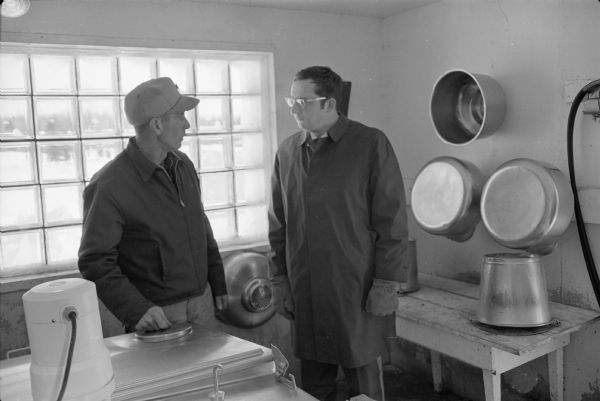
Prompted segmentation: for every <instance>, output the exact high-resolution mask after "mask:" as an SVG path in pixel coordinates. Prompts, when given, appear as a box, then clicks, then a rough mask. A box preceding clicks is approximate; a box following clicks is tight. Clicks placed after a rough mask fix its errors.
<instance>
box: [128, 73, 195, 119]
mask: <svg viewBox="0 0 600 401" xmlns="http://www.w3.org/2000/svg"><path fill="white" fill-rule="evenodd" d="M198 102H199V100H198V99H196V98H194V97H189V96H182V95H181V94H180V93H179V89H177V85H175V83H174V82H173V80H172V79H171V78H169V77H160V78H156V79H151V80H149V81H146V82H142V83H141V84H139V85H138V86H136V87H135V88H133V89H132V90H131V92H129V93H128V94H127V96H125V115H126V116H127V121H129V123H130V124H131V125H133V126H134V127H135V126H138V125H142V124H145V123H147V122H148V121H150V120H152V119H153V118H155V117H160V116H162V115H164V114H167V113H178V112H182V111H187V110H191V109H193V108H194V107H196V106H197V105H198Z"/></svg>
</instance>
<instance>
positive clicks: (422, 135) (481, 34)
mask: <svg viewBox="0 0 600 401" xmlns="http://www.w3.org/2000/svg"><path fill="white" fill-rule="evenodd" d="M599 24H600V3H598V2H597V1H579V0H568V1H558V0H556V1H555V0H552V1H522V0H500V1H491V0H481V1H466V0H464V1H450V0H447V1H442V2H440V3H435V4H433V5H431V6H427V7H422V8H419V9H415V10H411V11H409V12H406V13H402V14H399V15H396V16H394V17H390V18H387V19H385V20H384V21H383V44H384V82H385V83H386V85H385V86H384V90H383V96H384V102H383V104H384V107H385V110H384V113H385V115H384V118H383V122H384V124H385V125H384V127H383V128H384V130H385V131H386V132H389V133H392V132H393V133H394V134H395V135H394V136H393V137H392V141H393V144H394V146H395V148H396V150H397V153H398V158H399V162H400V167H401V168H402V171H403V174H404V176H405V179H406V182H407V183H408V186H410V184H411V183H412V181H413V179H414V177H415V176H416V174H417V173H418V171H419V169H420V168H421V167H422V166H423V165H425V163H427V162H428V161H430V160H431V159H433V158H434V157H437V156H441V155H449V156H454V157H458V158H461V159H464V160H468V161H471V162H473V163H475V164H476V165H477V166H478V167H479V168H480V169H481V170H482V172H483V173H484V174H485V175H486V176H489V175H490V174H491V173H492V172H493V171H494V170H495V169H496V168H497V167H498V166H499V165H500V164H501V163H503V162H505V161H508V160H511V159H514V158H517V157H527V158H533V159H537V160H540V161H544V162H547V163H550V164H553V165H555V166H556V167H558V168H560V170H561V171H562V172H563V173H565V175H567V176H568V167H567V150H566V149H567V147H566V138H567V134H566V131H567V115H568V112H569V108H570V104H568V103H566V102H565V100H564V97H563V86H564V83H565V81H569V80H575V79H599V78H600V51H599V48H600V47H599V44H598V38H599V37H600V28H599V26H600V25H599ZM455 68H462V69H466V70H467V71H470V72H473V73H481V74H486V75H489V76H491V77H493V78H494V79H496V81H498V83H499V84H500V85H501V86H502V88H503V89H504V92H505V95H506V102H507V107H508V110H507V115H506V119H505V121H504V124H503V126H502V127H501V129H500V130H499V131H497V132H496V133H495V134H494V135H493V136H491V137H488V138H483V139H478V140H476V141H475V142H472V143H470V144H468V145H466V146H451V145H447V144H445V143H444V142H442V141H441V140H440V139H439V138H438V137H437V135H436V134H435V131H434V128H433V125H432V124H431V121H430V118H429V101H430V98H431V91H432V87H433V85H434V83H435V82H436V80H437V79H438V77H440V76H441V75H442V74H443V73H445V72H446V71H448V70H451V69H455ZM599 134H600V121H596V122H594V121H593V119H592V118H591V117H590V116H586V117H583V116H582V114H581V112H580V113H579V115H578V124H577V125H576V127H575V131H574V137H575V138H576V139H577V141H576V142H575V150H576V152H575V160H576V161H577V163H576V171H577V183H578V185H579V186H591V185H593V186H597V187H600V175H599V174H598V173H599V172H600V135H599ZM596 207H597V208H600V204H598V205H596ZM410 230H411V234H412V235H413V236H414V237H415V238H417V248H418V261H419V269H420V270H421V271H426V272H429V273H433V274H437V275H441V276H445V277H453V278H458V279H464V280H468V281H472V282H478V280H479V269H480V266H481V263H482V257H483V255H484V254H487V253H494V252H508V251H510V250H509V249H507V248H503V247H502V246H500V245H498V244H496V243H495V242H494V241H493V240H492V239H491V237H490V236H489V234H488V233H487V232H486V230H485V228H484V227H483V225H482V224H481V223H480V224H479V226H478V228H477V230H476V232H475V235H474V237H473V238H471V239H470V240H468V241H467V242H465V243H456V242H452V241H450V240H448V239H446V238H443V237H436V236H432V235H429V234H427V233H425V232H424V231H423V230H422V229H420V228H419V227H418V226H416V225H415V224H414V222H412V225H411V228H410ZM587 231H588V235H589V239H590V243H591V244H592V247H593V251H594V256H595V259H596V264H597V265H598V266H600V225H598V224H588V225H587ZM431 249H435V252H431V251H430V250H431ZM542 262H543V264H544V266H545V269H546V273H547V280H548V287H549V291H550V294H551V296H552V300H554V301H559V302H563V303H568V304H572V305H576V306H581V307H587V308H596V309H597V308H598V305H597V303H596V300H595V296H594V293H593V290H592V287H591V284H590V280H589V277H588V273H587V270H586V268H585V262H584V260H583V255H582V252H581V248H580V245H579V239H578V236H577V229H576V227H575V223H574V222H573V223H572V224H571V226H570V227H569V230H568V232H567V233H566V235H565V236H564V237H563V238H562V239H561V241H560V243H559V247H558V249H556V250H555V251H554V252H553V253H552V254H550V255H548V256H545V257H543V258H542ZM597 331H598V330H590V331H586V332H584V333H581V334H577V335H575V336H574V337H573V344H572V345H571V346H570V347H569V348H567V352H566V357H565V358H566V362H567V365H566V366H567V367H566V369H565V375H566V378H567V380H566V393H565V400H580V399H581V397H582V396H583V395H584V394H586V392H590V391H592V390H594V389H595V391H596V392H595V393H594V395H596V396H600V381H599V379H598V378H599V377H600V360H599V359H598V358H587V357H586V355H590V354H591V353H593V354H595V355H600V335H599V334H598V332H597ZM583 344H585V345H583ZM534 384H535V383H530V385H531V386H533V385H534Z"/></svg>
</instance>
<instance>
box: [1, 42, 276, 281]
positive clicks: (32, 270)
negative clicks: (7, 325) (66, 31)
mask: <svg viewBox="0 0 600 401" xmlns="http://www.w3.org/2000/svg"><path fill="white" fill-rule="evenodd" d="M0 52H2V53H10V54H18V53H20V54H25V55H26V63H29V66H28V67H27V68H26V69H27V71H28V73H29V76H28V77H27V78H28V82H27V83H26V84H27V92H28V93H27V94H22V93H0V95H2V97H3V98H6V97H11V96H15V97H16V96H21V97H23V96H24V97H26V98H27V99H28V107H30V109H31V110H30V113H31V114H32V117H31V119H32V121H33V127H31V128H32V136H33V138H18V139H14V140H13V139H8V140H7V139H1V140H0V142H2V143H13V142H17V143H32V144H33V146H34V153H36V156H37V154H38V153H39V149H38V144H39V143H43V142H44V140H43V139H42V140H39V139H38V132H37V127H36V126H35V125H36V122H35V121H36V115H35V113H36V110H35V107H36V106H35V99H36V97H42V96H43V97H51V96H56V95H54V94H44V95H40V94H37V93H35V92H34V88H33V86H34V82H33V79H34V77H33V74H34V70H33V61H32V60H31V56H32V55H41V56H43V55H54V56H56V55H67V56H69V57H72V68H73V74H74V77H73V81H72V82H73V83H74V85H75V89H74V93H72V94H60V95H58V96H66V97H69V98H73V99H74V100H73V102H74V103H75V108H76V114H75V125H76V127H77V132H76V133H75V137H70V138H61V139H60V140H66V141H75V142H76V143H77V147H78V149H79V154H78V155H77V157H78V158H79V159H80V160H79V162H80V164H81V168H82V169H83V170H85V163H84V156H83V150H84V144H86V142H88V143H90V144H91V143H92V142H90V141H93V140H98V139H107V138H109V137H108V136H107V137H104V136H102V137H86V136H85V135H84V133H83V132H82V130H81V128H80V127H81V121H80V120H81V118H82V111H81V110H80V109H81V104H80V102H81V100H84V99H89V98H98V99H100V98H103V97H110V98H111V99H114V98H115V97H116V99H117V100H118V107H119V109H120V110H119V115H118V116H116V118H120V119H121V120H123V119H124V113H123V110H122V107H123V104H122V100H123V97H124V95H125V94H126V91H125V92H124V91H123V90H121V89H120V86H121V82H120V79H121V78H120V75H119V74H120V69H119V62H120V58H123V57H151V58H153V59H154V60H153V69H154V75H153V77H156V76H159V72H158V68H159V64H160V62H161V60H165V59H190V60H192V64H195V61H196V60H201V59H217V60H223V61H225V62H226V63H227V66H228V73H227V76H228V79H229V82H228V87H227V91H226V92H225V93H219V94H215V95H214V96H224V97H226V98H227V101H228V102H229V119H230V126H229V127H227V130H225V131H222V132H218V133H204V132H199V130H196V131H195V133H194V136H196V138H197V139H196V141H197V145H196V148H198V159H199V158H200V155H199V146H200V138H201V137H209V136H210V135H227V136H228V137H229V141H230V143H231V144H232V145H231V146H230V149H229V155H228V156H229V158H230V159H231V163H230V164H229V165H228V166H226V167H224V168H223V169H220V170H216V171H218V172H230V173H231V174H232V176H234V174H235V172H236V171H251V170H254V169H256V168H260V169H262V170H263V171H264V176H263V179H264V198H263V200H262V201H261V202H257V203H250V204H249V205H251V206H252V205H259V206H263V207H264V209H265V210H268V205H269V198H270V175H271V170H272V160H273V157H274V152H275V150H276V146H277V135H276V113H275V109H276V106H275V84H274V67H273V53H272V52H269V51H248V50H244V51H235V50H200V49H181V48H152V47H115V46H88V45H62V44H37V43H27V44H25V43H12V42H0ZM80 56H102V57H106V56H108V57H111V58H113V60H114V64H115V65H114V66H113V67H112V68H113V70H114V74H115V77H114V78H113V79H114V80H115V82H116V85H117V87H116V88H115V89H114V91H113V93H98V94H89V93H80V92H79V90H78V87H77V86H78V83H79V80H78V74H79V68H80V66H79V60H78V57H80ZM243 60H253V61H258V62H259V65H260V68H259V74H260V87H259V89H258V92H257V93H256V94H252V93H234V92H233V91H232V89H231V67H230V63H231V62H239V61H243ZM192 68H193V70H192V74H193V75H192V80H193V83H194V93H189V92H188V91H185V90H182V91H181V92H182V93H184V94H189V95H193V96H196V97H201V96H211V95H210V94H203V93H199V92H198V90H197V89H196V88H195V84H196V79H195V74H196V69H195V66H194V65H192ZM253 95H255V96H258V97H259V104H260V108H261V113H260V114H261V118H260V121H261V122H262V126H261V127H260V129H258V130H250V131H244V130H241V131H236V130H234V129H233V124H232V122H231V120H233V112H232V109H231V104H232V102H233V99H235V98H239V97H240V96H242V97H250V96H253ZM118 126H119V130H118V132H117V134H116V135H115V136H114V137H110V138H111V139H121V141H123V142H124V145H123V149H124V148H125V147H126V141H127V140H128V138H129V137H131V136H132V133H131V132H127V131H126V124H123V123H122V124H118ZM256 132H258V133H261V134H262V136H263V143H262V151H263V161H262V164H261V165H259V166H250V167H241V168H236V167H235V166H234V164H233V160H232V159H233V157H234V153H235V152H234V146H233V139H234V138H236V135H240V134H244V133H247V134H251V133H256ZM36 159H37V157H36ZM196 167H197V172H198V177H199V178H201V176H202V175H206V174H211V173H213V172H215V171H210V172H207V171H201V170H200V166H196ZM81 174H82V177H81V179H80V180H79V181H77V182H79V183H83V185H87V183H88V182H89V179H90V177H86V174H85V171H82V173H81ZM34 175H35V177H34V184H31V186H32V187H36V188H39V192H40V193H41V192H42V191H43V188H45V187H44V186H43V185H42V184H44V183H43V182H42V177H41V168H40V161H39V160H36V161H35V166H34ZM232 181H233V185H232V187H231V188H230V189H231V190H232V191H233V192H234V194H233V196H234V198H233V201H232V203H230V204H228V205H225V206H222V207H214V208H213V207H207V208H206V210H207V212H208V213H209V214H210V212H211V211H215V210H232V211H233V215H234V219H235V221H234V224H235V226H236V237H235V238H233V239H232V240H226V241H220V242H219V249H220V251H221V252H222V253H229V252H232V251H236V250H241V249H259V250H261V251H265V250H266V249H268V239H267V235H266V234H267V233H264V234H263V235H261V236H260V237H255V238H246V239H243V238H239V237H238V233H239V228H238V221H237V219H238V217H237V215H238V213H237V212H236V211H237V210H239V209H238V208H243V207H244V206H246V205H245V204H243V203H242V204H237V203H236V201H235V178H232ZM70 182H73V183H74V182H75V181H70ZM54 184H55V185H60V183H58V182H56V183H54ZM1 187H2V188H13V187H15V185H12V184H11V185H1ZM203 193H204V188H203ZM40 204H41V208H42V209H44V207H45V206H44V201H43V200H40ZM43 213H44V212H43ZM43 213H42V214H43ZM264 218H265V221H266V219H267V216H266V214H265V216H264ZM41 219H42V222H41V226H36V229H38V230H42V231H45V230H47V229H52V228H53V227H56V226H54V225H51V224H46V221H45V218H44V217H43V216H42V217H41ZM77 226H79V227H80V226H81V222H78V223H77V224H73V223H71V224H65V225H61V226H59V227H77ZM24 230H28V228H22V229H21V228H19V229H9V230H4V231H3V232H17V231H24ZM0 251H1V250H0ZM42 252H44V253H45V256H44V262H45V263H44V264H37V265H28V266H24V267H15V268H8V269H7V268H2V269H0V280H2V279H10V280H12V279H19V278H20V277H26V276H34V275H46V274H57V273H58V274H65V273H68V272H69V271H72V270H76V269H77V261H76V259H75V260H71V261H69V262H66V263H60V264H49V261H48V255H47V254H48V250H47V240H44V245H43V248H42ZM0 263H1V259H0Z"/></svg>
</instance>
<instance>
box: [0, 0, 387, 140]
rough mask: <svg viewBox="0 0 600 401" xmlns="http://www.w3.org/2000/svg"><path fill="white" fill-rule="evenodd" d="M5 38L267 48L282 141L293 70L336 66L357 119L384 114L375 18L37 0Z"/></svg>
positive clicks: (288, 130)
mask: <svg viewBox="0 0 600 401" xmlns="http://www.w3.org/2000/svg"><path fill="white" fill-rule="evenodd" d="M0 39H1V40H2V41H7V42H8V41H16V42H32V43H76V44H84V45H114V46H146V47H163V48H192V49H224V50H261V51H272V52H273V53H274V58H275V89H276V95H277V101H278V103H277V126H278V127H279V129H278V136H279V139H280V140H281V139H282V138H284V137H285V136H288V135H290V134H292V133H293V132H295V131H296V130H297V126H296V124H295V123H294V121H293V119H292V117H291V116H290V115H289V111H288V109H287V106H285V103H284V102H283V99H282V97H283V96H285V95H289V90H290V84H291V80H292V78H293V74H294V73H295V72H296V71H298V70H300V69H301V68H303V67H307V66H310V65H328V66H330V67H331V68H333V69H334V70H336V71H337V72H338V73H339V74H340V75H341V76H342V78H344V79H345V80H349V81H352V83H353V87H352V103H351V105H350V109H351V111H352V113H353V114H354V116H355V118H357V119H361V120H363V121H367V122H371V123H373V124H374V123H375V122H378V121H379V120H380V117H381V116H380V114H379V105H380V102H379V91H378V90H373V87H374V86H375V87H377V88H378V87H379V85H380V82H381V67H382V64H381V57H382V48H381V22H380V21H379V20H377V19H375V18H367V17H351V16H341V15H340V16H338V15H333V14H324V13H313V12H297V11H282V10H272V9H267V8H251V7H237V6H228V5H220V4H197V3H196V4H195V3H193V2H185V1H154V2H152V1H144V2H143V3H142V2H137V1H135V0H118V1H117V0H114V1H113V0H105V1H71V0H63V1H53V0H47V1H32V4H31V9H30V11H29V12H28V13H27V14H26V15H25V16H23V17H21V18H17V19H9V18H2V26H1V36H0Z"/></svg>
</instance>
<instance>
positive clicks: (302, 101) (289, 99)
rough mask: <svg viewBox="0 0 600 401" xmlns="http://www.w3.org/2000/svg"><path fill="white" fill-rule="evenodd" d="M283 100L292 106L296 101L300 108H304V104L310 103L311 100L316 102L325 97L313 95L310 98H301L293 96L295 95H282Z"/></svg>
mask: <svg viewBox="0 0 600 401" xmlns="http://www.w3.org/2000/svg"><path fill="white" fill-rule="evenodd" d="M284 99H285V102H286V103H287V105H288V106H290V107H294V104H296V103H298V105H299V106H300V107H302V108H304V106H306V103H312V102H316V101H318V100H325V99H327V98H326V97H324V96H321V97H315V98H312V99H303V98H295V97H284Z"/></svg>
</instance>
